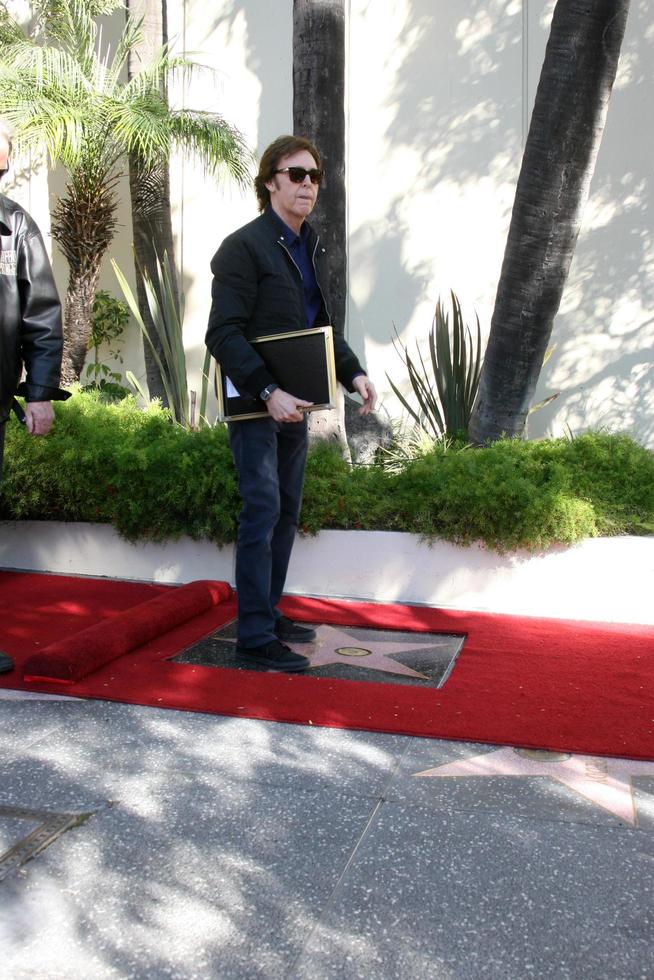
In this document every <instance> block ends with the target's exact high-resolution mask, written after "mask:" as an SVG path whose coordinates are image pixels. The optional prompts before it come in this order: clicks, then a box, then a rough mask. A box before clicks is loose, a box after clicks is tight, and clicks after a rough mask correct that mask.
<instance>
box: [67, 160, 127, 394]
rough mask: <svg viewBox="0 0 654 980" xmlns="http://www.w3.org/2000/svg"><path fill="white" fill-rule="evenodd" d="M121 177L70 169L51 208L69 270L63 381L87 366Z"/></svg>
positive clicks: (71, 381)
mask: <svg viewBox="0 0 654 980" xmlns="http://www.w3.org/2000/svg"><path fill="white" fill-rule="evenodd" d="M116 179H117V178H115V177H114V178H109V177H107V176H106V173H105V172H104V171H103V170H102V169H101V168H100V169H98V170H96V171H95V172H93V171H91V170H89V171H88V172H86V171H82V172H80V173H71V175H70V183H69V185H68V188H67V191H66V194H65V196H64V197H62V198H61V199H60V200H59V202H58V204H57V206H56V207H55V208H54V210H53V212H52V225H51V228H52V237H53V238H54V239H55V241H56V242H57V244H58V245H59V247H60V248H61V251H62V252H63V253H64V256H65V257H66V261H67V263H68V270H69V272H68V288H67V291H66V301H65V304H64V350H63V358H62V374H61V377H62V383H63V384H64V385H70V384H72V383H73V382H74V381H78V380H79V378H80V375H81V373H82V370H83V368H84V361H85V359H86V354H87V351H88V346H89V338H90V336H91V313H92V310H93V301H94V299H95V293H96V290H97V287H98V278H99V276H100V264H101V262H102V257H103V255H104V254H105V252H106V251H107V248H108V247H109V244H110V242H111V240H112V238H113V235H114V231H115V228H116V197H115V195H114V193H113V185H114V184H115V182H116Z"/></svg>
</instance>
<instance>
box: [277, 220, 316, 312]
mask: <svg viewBox="0 0 654 980" xmlns="http://www.w3.org/2000/svg"><path fill="white" fill-rule="evenodd" d="M277 218H278V220H279V223H280V225H281V226H282V229H283V234H282V241H283V243H284V245H285V246H286V248H287V249H288V251H289V253H290V256H291V258H292V259H293V261H294V262H295V264H296V266H297V267H298V269H299V270H300V275H301V276H302V288H303V290H304V312H305V314H306V320H307V327H312V326H313V325H314V323H315V322H316V317H317V316H318V313H319V312H320V307H321V306H322V293H321V292H320V287H319V286H318V282H317V280H316V271H315V269H314V267H313V262H312V260H311V255H310V254H309V243H308V238H309V226H308V225H307V224H305V223H304V222H303V223H302V227H301V228H300V234H299V235H298V234H296V232H294V231H293V230H292V229H291V228H289V227H288V225H287V224H286V223H285V222H284V221H282V219H281V218H280V217H279V215H277Z"/></svg>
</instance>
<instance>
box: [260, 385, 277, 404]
mask: <svg viewBox="0 0 654 980" xmlns="http://www.w3.org/2000/svg"><path fill="white" fill-rule="evenodd" d="M277 388H279V385H278V384H275V383H274V382H273V383H272V384H271V385H266V387H265V388H264V389H263V391H260V392H259V398H260V399H261V401H262V402H267V401H268V399H269V398H270V396H271V395H272V393H273V391H276V390H277Z"/></svg>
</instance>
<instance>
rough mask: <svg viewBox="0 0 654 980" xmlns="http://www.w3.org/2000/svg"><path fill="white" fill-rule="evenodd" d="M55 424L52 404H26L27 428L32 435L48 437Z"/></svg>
mask: <svg viewBox="0 0 654 980" xmlns="http://www.w3.org/2000/svg"><path fill="white" fill-rule="evenodd" d="M53 422H54V409H53V407H52V402H26V403H25V426H26V428H27V431H28V432H29V433H30V435H33V436H47V434H48V432H49V431H50V429H51V428H52V423H53Z"/></svg>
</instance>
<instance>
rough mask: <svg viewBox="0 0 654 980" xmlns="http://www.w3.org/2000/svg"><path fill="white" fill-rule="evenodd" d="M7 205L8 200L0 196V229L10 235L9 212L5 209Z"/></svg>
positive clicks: (2, 195)
mask: <svg viewBox="0 0 654 980" xmlns="http://www.w3.org/2000/svg"><path fill="white" fill-rule="evenodd" d="M8 203H9V199H8V198H6V197H5V196H4V194H0V226H2V228H3V229H5V230H6V231H7V232H8V233H11V224H10V220H9V217H10V212H9V209H8V208H7V204H8Z"/></svg>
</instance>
